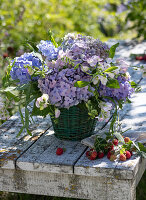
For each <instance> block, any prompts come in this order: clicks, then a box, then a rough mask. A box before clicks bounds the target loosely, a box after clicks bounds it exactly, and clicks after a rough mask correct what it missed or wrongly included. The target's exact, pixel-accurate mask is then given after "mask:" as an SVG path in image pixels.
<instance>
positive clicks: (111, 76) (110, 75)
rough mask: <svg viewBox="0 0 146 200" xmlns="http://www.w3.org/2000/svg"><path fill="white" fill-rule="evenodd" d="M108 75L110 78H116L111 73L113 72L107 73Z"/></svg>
mask: <svg viewBox="0 0 146 200" xmlns="http://www.w3.org/2000/svg"><path fill="white" fill-rule="evenodd" d="M106 74H108V75H109V77H110V78H114V76H115V74H114V73H111V72H106Z"/></svg>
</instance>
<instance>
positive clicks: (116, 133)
mask: <svg viewBox="0 0 146 200" xmlns="http://www.w3.org/2000/svg"><path fill="white" fill-rule="evenodd" d="M113 134H114V135H115V136H116V138H117V139H118V140H119V141H121V142H122V143H125V142H124V138H123V137H122V135H121V134H120V133H119V132H114V133H113Z"/></svg>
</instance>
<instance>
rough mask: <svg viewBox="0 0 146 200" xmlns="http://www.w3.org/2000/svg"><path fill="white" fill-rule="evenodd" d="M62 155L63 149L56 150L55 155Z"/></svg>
mask: <svg viewBox="0 0 146 200" xmlns="http://www.w3.org/2000/svg"><path fill="white" fill-rule="evenodd" d="M62 154H63V148H57V150H56V155H58V156H60V155H62Z"/></svg>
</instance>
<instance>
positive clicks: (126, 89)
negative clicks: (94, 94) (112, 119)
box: [99, 75, 134, 101]
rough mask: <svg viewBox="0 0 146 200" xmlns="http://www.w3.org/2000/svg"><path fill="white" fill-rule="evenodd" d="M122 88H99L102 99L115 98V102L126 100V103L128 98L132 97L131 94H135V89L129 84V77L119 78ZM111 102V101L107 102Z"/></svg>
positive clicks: (101, 85) (103, 86) (101, 86)
mask: <svg viewBox="0 0 146 200" xmlns="http://www.w3.org/2000/svg"><path fill="white" fill-rule="evenodd" d="M117 80H118V82H119V85H120V88H116V89H115V88H109V87H107V86H105V85H103V84H100V87H99V94H100V96H101V97H103V96H108V97H111V98H113V99H114V100H115V101H117V100H124V101H126V98H127V97H128V98H129V97H130V96H131V94H132V93H133V92H134V89H133V88H132V87H131V85H130V83H129V77H128V78H127V77H125V76H122V75H121V76H118V78H117ZM107 101H109V100H107Z"/></svg>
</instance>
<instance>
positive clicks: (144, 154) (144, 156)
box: [141, 151, 146, 159]
mask: <svg viewBox="0 0 146 200" xmlns="http://www.w3.org/2000/svg"><path fill="white" fill-rule="evenodd" d="M141 155H142V157H143V158H145V159H146V153H145V152H143V151H142V152H141Z"/></svg>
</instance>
